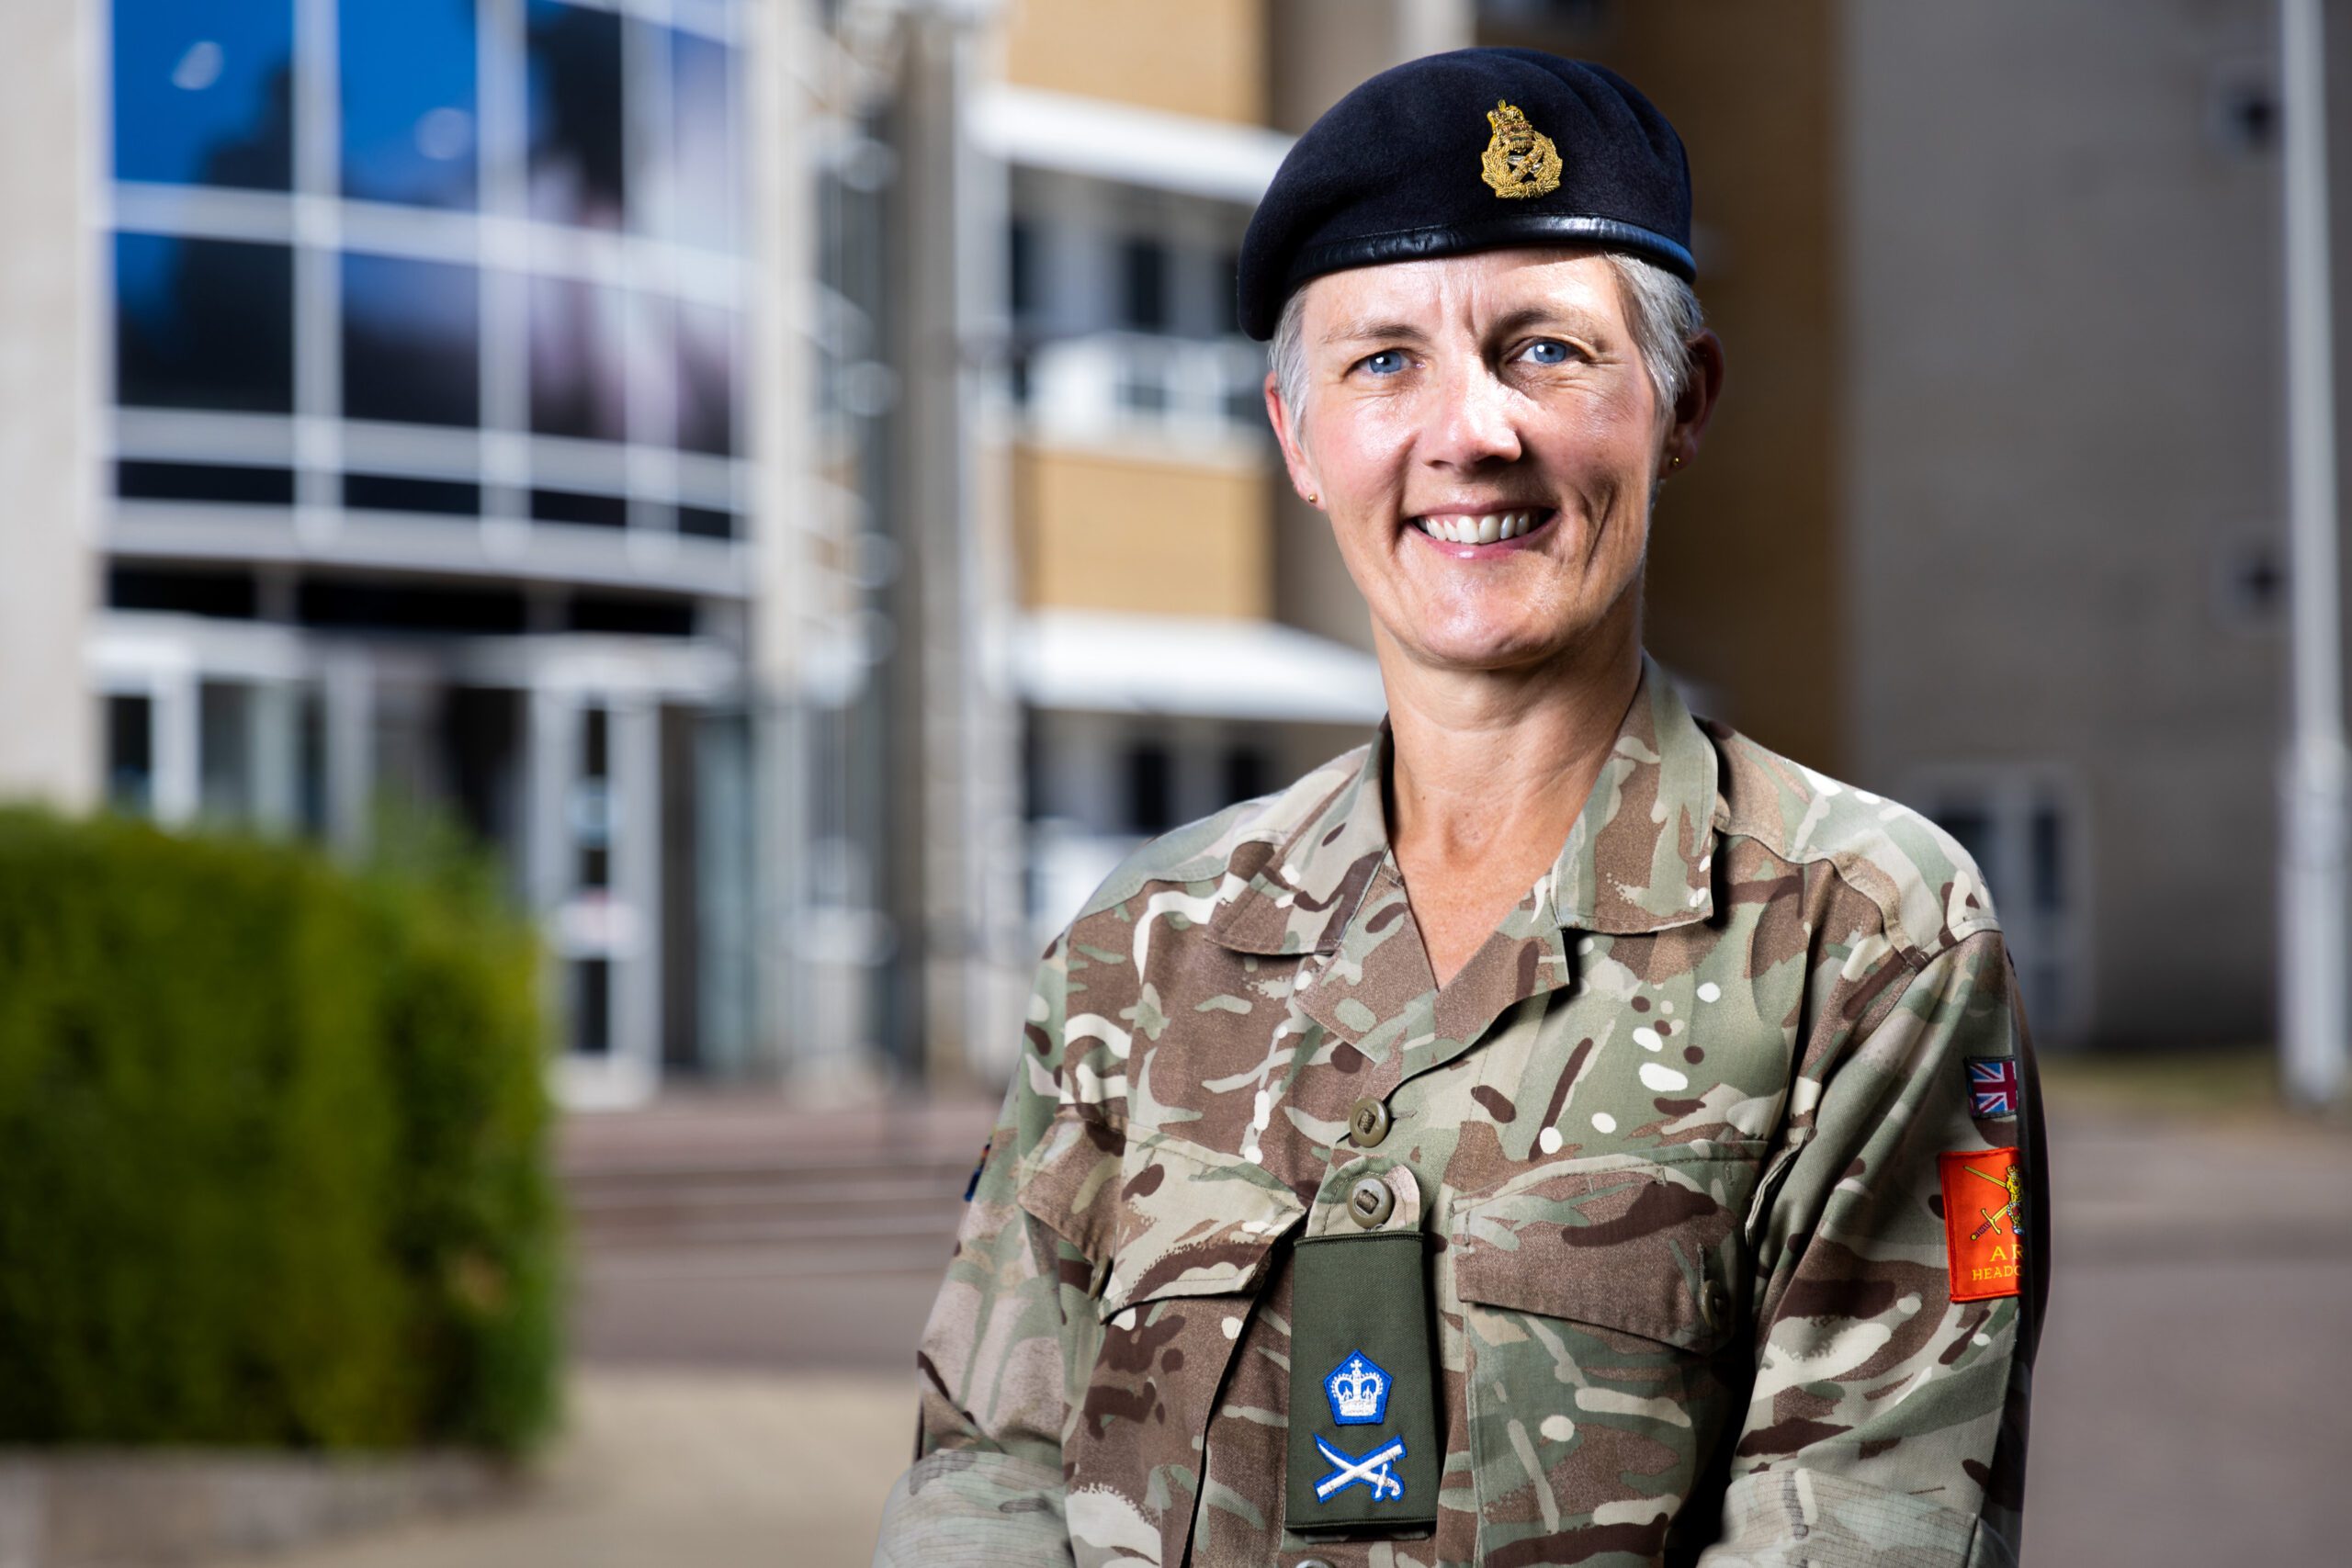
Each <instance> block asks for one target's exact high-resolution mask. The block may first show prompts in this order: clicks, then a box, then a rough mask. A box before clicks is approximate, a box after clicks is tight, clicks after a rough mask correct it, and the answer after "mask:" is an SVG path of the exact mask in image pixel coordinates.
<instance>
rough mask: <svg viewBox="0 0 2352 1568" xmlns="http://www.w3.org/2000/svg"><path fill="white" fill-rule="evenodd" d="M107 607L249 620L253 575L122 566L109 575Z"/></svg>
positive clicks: (252, 610)
mask: <svg viewBox="0 0 2352 1568" xmlns="http://www.w3.org/2000/svg"><path fill="white" fill-rule="evenodd" d="M107 606H108V607H109V608H112V609H117V610H163V611H167V612H170V613H172V614H175V615H212V616H215V617H217V618H219V619H221V620H231V621H250V620H252V619H253V618H254V615H255V614H256V609H257V600H256V596H255V594H254V579H253V573H251V572H247V571H183V570H179V569H177V568H154V567H124V566H119V567H116V568H114V569H113V570H110V571H108V572H107Z"/></svg>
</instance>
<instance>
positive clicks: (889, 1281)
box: [274, 1097, 2352, 1568]
mask: <svg viewBox="0 0 2352 1568" xmlns="http://www.w3.org/2000/svg"><path fill="white" fill-rule="evenodd" d="M2058 1106H2059V1108H2058V1110H2057V1111H2055V1112H2053V1116H2052V1137H2053V1150H2052V1167H2053V1169H2054V1174H2055V1176H2056V1194H2055V1200H2054V1205H2053V1206H2054V1207H2055V1209H2056V1211H2057V1213H2056V1216H2055V1220H2056V1239H2055V1246H2056V1254H2055V1255H2056V1258H2057V1260H2058V1274H2057V1287H2056V1293H2055V1296H2054V1299H2053V1302H2052V1314H2051V1324H2050V1328H2049V1333H2048V1337H2047V1340H2046V1343H2045V1345H2044V1348H2043V1353H2042V1365H2041V1382H2040V1386H2039V1388H2038V1390H2037V1397H2036V1401H2035V1419H2034V1449H2033V1456H2032V1461H2031V1465H2030V1481H2029V1484H2030V1499H2031V1500H2030V1511H2029V1519H2030V1523H2031V1533H2030V1544H2029V1550H2028V1562H2029V1563H2030V1565H2031V1568H2076V1565H2089V1568H2104V1565H2106V1564H2124V1563H2129V1564H2134V1565H2139V1568H2174V1565H2178V1568H2191V1565H2196V1568H2210V1565H2211V1564H2213V1563H2215V1562H2245V1563H2248V1564H2252V1563H2265V1564H2267V1563H2288V1562H2293V1563H2302V1562H2338V1561H2343V1560H2344V1546H2343V1541H2344V1540H2345V1537H2346V1533H2347V1529H2348V1528H2352V1502H2347V1500H2346V1497H2347V1495H2346V1487H2345V1483H2344V1481H2343V1479H2342V1471H2343V1466H2344V1462H2345V1461H2346V1458H2347V1457H2352V1416H2346V1411H2347V1410H2352V1333H2347V1332H2346V1329H2347V1328H2352V1138H2347V1137H2346V1136H2345V1135H2344V1134H2341V1133H2338V1134H2324V1133H2321V1132H2317V1131H2314V1130H2309V1129H2305V1128H2301V1127H2298V1126H2294V1125H2291V1124H2289V1123H2286V1122H2282V1121H2280V1120H2279V1119H2278V1118H2275V1117H2267V1118H2266V1117H2262V1116H2258V1115H2256V1116H2250V1117H2238V1118H2235V1119H2233V1120H2229V1121H2226V1122H2222V1124H2219V1125H2213V1124H2210V1123H2192V1122H2184V1121H2178V1120H2175V1119H2170V1118H2167V1117H2164V1116H2160V1115H2156V1114H2153V1113H2151V1112H2149V1111H2145V1110H2144V1109H2143V1110H2133V1109H2131V1108H2130V1107H2129V1106H2124V1105H2118V1104H2116V1103H2114V1102H2112V1101H2111V1100H2098V1099H2097V1098H2092V1099H2088V1100H2082V1101H2079V1102H2075V1103H2068V1102H2066V1101H2065V1100H2064V1098H2063V1097H2061V1099H2060V1100H2059V1101H2058ZM986 1121H987V1112H986V1110H985V1108H977V1107H971V1106H949V1107H940V1108H922V1109H900V1110H897V1111H892V1110H888V1109H879V1110H869V1111H860V1112H856V1113H854V1114H847V1115H835V1116H828V1117H824V1118H813V1119H812V1118H809V1117H805V1116H791V1115H786V1114H783V1113H780V1112H778V1111H774V1110H770V1109H762V1108H743V1107H732V1108H730V1107H725V1106H719V1107H710V1106H702V1107H695V1106H686V1107H674V1108H668V1109H665V1110H664V1111H657V1112H650V1113H642V1114H638V1115H632V1116H629V1117H625V1118H607V1119H603V1120H601V1121H598V1122H588V1123H582V1124H581V1125H578V1126H576V1127H575V1128H574V1129H573V1130H572V1134H571V1138H570V1140H569V1145H568V1149H567V1166H568V1169H569V1172H570V1177H571V1187H572V1190H573V1191H574V1192H575V1194H577V1202H578V1207H579V1213H580V1235H581V1238H582V1244H583V1247H584V1248H585V1257H584V1266H583V1279H582V1297H581V1303H580V1319H579V1335H578V1339H579V1343H580V1345H581V1347H582V1350H583V1351H584V1353H585V1359H584V1360H583V1364H582V1371H581V1373H580V1382H579V1393H578V1396H577V1400H576V1404H575V1420H574V1424H573V1434H572V1436H571V1438H570V1439H569V1441H568V1442H567V1443H566V1445H565V1446H564V1447H563V1449H562V1450H560V1453H559V1454H558V1455H557V1456H556V1457H555V1458H554V1460H553V1461H552V1462H551V1465H550V1468H549V1472H548V1478H547V1480H546V1482H545V1483H544V1484H543V1485H542V1487H541V1488H540V1489H539V1491H538V1492H537V1495H536V1496H535V1497H534V1498H533V1499H532V1500H531V1501H530V1502H528V1503H527V1504H526V1505H524V1506H521V1507H519V1508H516V1509H513V1510H509V1511H506V1512H503V1513H501V1514H500V1515H498V1516H496V1517H487V1518H479V1519H473V1520H461V1521H454V1522H450V1523H446V1524H441V1525H437V1526H433V1527H428V1528H424V1529H413V1530H410V1531H407V1532H405V1533H402V1534H401V1535H397V1536H392V1537H385V1538H379V1539H376V1540H368V1541H366V1542H360V1543H353V1544H348V1545H345V1546H341V1547H336V1548H330V1549H327V1550H322V1551H312V1552H307V1553H304V1554H301V1555H300V1556H299V1557H297V1558H292V1559H288V1558H279V1559H277V1560H275V1563H274V1568H540V1565H542V1564H546V1565H549V1568H552V1565H555V1564H559V1563H560V1564H565V1565H576V1568H603V1565H604V1564H607V1563H610V1564H615V1565H618V1564H622V1563H628V1564H645V1563H660V1564H662V1565H663V1568H736V1565H739V1564H740V1565H742V1568H752V1565H754V1564H757V1565H759V1568H775V1565H776V1564H786V1565H789V1568H831V1565H833V1564H856V1563H862V1562H865V1561H866V1558H867V1554H868V1552H869V1551H870V1549H871V1541H872V1529H873V1521H874V1519H875V1517H876V1511H877V1509H878V1507H879V1505H880V1500H881V1497H882V1495H883V1493H884V1491H885V1490H886V1489H887V1488H888V1484H889V1482H890V1479H891V1477H892V1476H893V1475H894V1474H895V1473H896V1472H897V1471H898V1470H899V1467H900V1466H902V1465H903V1464H904V1463H905V1462H906V1455H907V1450H908V1443H909V1439H910V1392H909V1383H908V1380H907V1377H906V1376H905V1374H904V1371H903V1369H904V1367H905V1365H906V1359H907V1356H908V1353H909V1351H908V1347H910V1345H911V1344H912V1342H913V1337H914V1335H915V1333H916V1330H917V1328H918V1327H919V1325H920V1324H921V1322H922V1314H923V1312H924V1310H925V1308H926V1307H927V1305H928V1303H929V1300H930V1294H931V1291H932V1288H933V1283H934V1280H935V1277H936V1273H937V1270H938V1269H939V1268H940V1266H941V1264H942V1262H943V1260H944V1247H945V1241H944V1236H945V1234H946V1229H947V1227H948V1226H949V1225H951V1224H952V1223H953V1218H954V1214H955V1213H956V1209H957V1208H958V1207H959V1205H958V1203H957V1201H956V1199H957V1197H958V1196H959V1195H960V1192H961V1189H962V1183H963V1178H964V1175H965V1173H966V1172H967V1170H968V1169H969V1167H970V1162H971V1159H972V1157H973V1156H974V1154H976V1153H977V1151H978V1139H979V1137H980V1135H981V1132H982V1130H983V1129H984V1127H985V1123H986Z"/></svg>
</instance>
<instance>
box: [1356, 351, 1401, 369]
mask: <svg viewBox="0 0 2352 1568" xmlns="http://www.w3.org/2000/svg"><path fill="white" fill-rule="evenodd" d="M1363 367H1364V368H1365V369H1366V370H1369V371H1371V372H1372V373H1373V374H1374V375H1375V376H1394V375H1396V374H1397V372H1398V371H1399V370H1402V369H1404V368H1405V355H1404V354H1403V353H1402V352H1401V351H1399V350H1397V349H1394V348H1384V349H1382V350H1381V351H1380V352H1379V353H1378V354H1368V355H1364V358H1363Z"/></svg>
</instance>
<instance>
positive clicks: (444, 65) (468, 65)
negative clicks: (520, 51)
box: [336, 0, 476, 208]
mask: <svg viewBox="0 0 2352 1568" xmlns="http://www.w3.org/2000/svg"><path fill="white" fill-rule="evenodd" d="M336 26H337V29H338V33H337V38H338V43H337V47H338V48H339V49H340V50H341V51H342V54H343V72H342V83H343V192H344V194H345V196H350V197H358V198H360V199H361V200H364V201H400V202H409V203H413V204H415V205H418V206H423V207H456V208H469V207H471V206H473V205H474V200H475V196H474V192H475V184H476V182H475V167H476V157H475V134H474V126H475V120H474V116H475V99H474V0H405V3H404V4H401V5H386V4H385V3H384V0H343V5H342V9H341V12H340V14H339V17H338V20H337V24H336Z"/></svg>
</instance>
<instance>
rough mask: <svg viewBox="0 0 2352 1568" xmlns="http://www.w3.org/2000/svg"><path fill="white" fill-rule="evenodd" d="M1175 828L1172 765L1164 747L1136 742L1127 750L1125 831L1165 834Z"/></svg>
mask: <svg viewBox="0 0 2352 1568" xmlns="http://www.w3.org/2000/svg"><path fill="white" fill-rule="evenodd" d="M1175 825H1176V781H1175V764H1174V762H1173V761H1172V760H1171V759H1170V757H1169V755H1168V748H1167V747H1165V746H1162V745H1160V744H1159V742H1157V741H1153V740H1144V741H1138V742H1136V744H1135V745H1133V746H1130V747H1128V748H1127V827H1128V829H1129V830H1131V831H1133V832H1137V833H1164V832H1166V831H1168V829H1170V828H1172V827H1174V826H1175Z"/></svg>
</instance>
